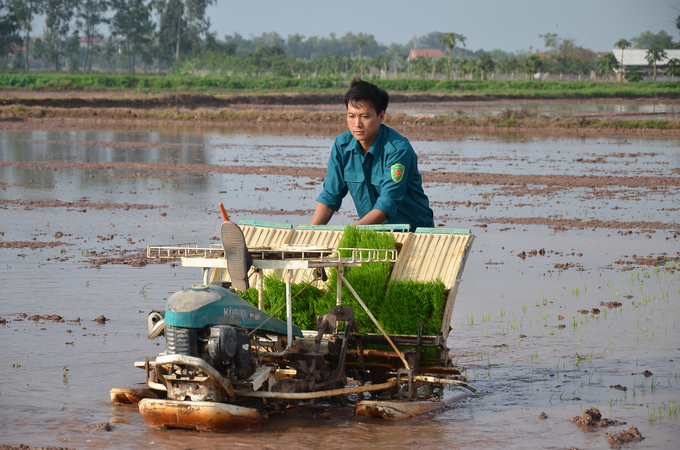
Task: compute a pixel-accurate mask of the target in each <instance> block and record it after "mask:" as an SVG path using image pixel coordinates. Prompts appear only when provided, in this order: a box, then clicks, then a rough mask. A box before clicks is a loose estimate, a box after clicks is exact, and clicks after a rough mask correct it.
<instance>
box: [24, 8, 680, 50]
mask: <svg viewBox="0 0 680 450" xmlns="http://www.w3.org/2000/svg"><path fill="white" fill-rule="evenodd" d="M215 3H216V4H215V5H213V6H211V7H209V9H208V12H207V13H208V16H209V17H210V21H211V24H212V25H211V31H216V32H217V37H218V38H219V39H223V38H224V36H225V35H226V34H233V33H234V32H236V33H239V34H241V35H243V36H244V37H250V36H258V35H260V34H262V33H263V32H267V33H268V32H272V31H275V32H277V33H279V34H280V35H281V36H282V37H284V38H285V37H287V36H288V35H290V34H295V33H299V34H301V35H303V36H305V37H310V36H319V37H327V36H328V35H329V34H330V33H335V34H336V35H337V36H338V37H339V36H342V35H344V34H345V33H347V32H352V33H359V32H363V33H369V34H373V35H374V36H375V38H376V40H377V41H378V42H380V43H382V44H385V45H389V44H391V43H392V42H396V43H399V44H405V43H407V42H408V41H409V40H410V39H411V36H413V35H416V36H422V35H425V34H427V33H429V32H431V31H440V32H444V33H446V32H453V33H459V34H463V35H464V36H465V37H466V38H467V41H466V47H467V48H468V49H470V50H479V49H484V50H487V51H488V50H493V49H501V50H504V51H509V52H514V51H518V50H529V48H530V47H531V49H533V50H545V46H544V44H543V40H542V39H541V38H539V35H540V34H545V33H557V34H558V35H559V36H560V37H562V38H573V39H574V40H575V43H576V44H577V45H580V46H583V47H586V48H590V49H592V50H595V51H611V50H612V49H613V44H614V42H616V41H618V40H619V39H622V38H625V39H630V38H632V37H636V36H638V35H640V33H642V32H643V31H647V30H649V31H652V32H654V33H657V32H659V31H661V30H665V31H666V32H667V33H668V34H670V35H671V36H673V39H674V40H675V41H679V40H680V32H679V31H680V30H678V29H677V28H676V26H675V19H676V18H677V17H678V15H680V0H560V1H557V0H472V1H470V0H467V1H460V0H388V1H385V0H383V1H379V0H358V1H356V0H355V1H347V0H345V1H342V2H339V1H329V0H254V1H233V0H232V1H227V0H216V2H215ZM155 18H156V17H155ZM42 22H43V20H42V17H36V20H35V22H34V31H37V33H35V34H39V33H40V32H42V25H43V24H42ZM104 33H105V34H108V33H107V31H104Z"/></svg>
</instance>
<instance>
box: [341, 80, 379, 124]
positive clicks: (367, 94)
mask: <svg viewBox="0 0 680 450" xmlns="http://www.w3.org/2000/svg"><path fill="white" fill-rule="evenodd" d="M344 100H345V107H347V106H349V105H350V104H351V105H352V106H355V105H356V104H357V103H360V102H362V101H366V102H368V103H370V104H371V105H373V107H374V108H375V112H376V114H378V115H380V113H381V112H383V111H385V110H386V109H387V104H388V103H389V102H390V96H389V94H388V93H387V92H385V91H384V90H382V89H380V88H379V87H378V86H376V85H375V84H373V83H369V82H367V81H363V80H362V79H361V78H358V77H357V78H355V79H353V80H352V83H351V84H350V85H349V90H348V91H347V92H345V97H344Z"/></svg>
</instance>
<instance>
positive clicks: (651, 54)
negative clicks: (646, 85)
mask: <svg viewBox="0 0 680 450" xmlns="http://www.w3.org/2000/svg"><path fill="white" fill-rule="evenodd" d="M666 58H668V53H666V51H665V50H664V49H662V48H661V47H657V46H654V47H652V48H650V49H649V50H647V54H646V55H645V59H646V60H647V62H648V63H649V64H654V81H656V63H658V62H661V61H663V60H664V59H666Z"/></svg>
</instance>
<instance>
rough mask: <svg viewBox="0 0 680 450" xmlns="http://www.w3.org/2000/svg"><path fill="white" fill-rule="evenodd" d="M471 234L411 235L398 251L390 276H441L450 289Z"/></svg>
mask: <svg viewBox="0 0 680 450" xmlns="http://www.w3.org/2000/svg"><path fill="white" fill-rule="evenodd" d="M471 237H472V235H460V234H425V233H423V234H420V233H414V234H411V235H410V236H409V237H408V239H406V241H405V242H404V246H403V247H402V249H401V252H400V253H399V259H398V260H397V263H396V264H395V265H394V269H393V270H392V277H391V279H392V280H414V281H431V280H436V279H441V280H442V282H443V283H444V285H445V286H446V288H447V289H451V288H452V287H453V286H454V284H455V283H456V280H457V278H458V274H459V272H460V268H461V266H462V264H463V256H464V254H465V249H466V247H467V246H468V243H469V242H470V239H471Z"/></svg>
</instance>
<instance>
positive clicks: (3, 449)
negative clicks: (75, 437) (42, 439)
mask: <svg viewBox="0 0 680 450" xmlns="http://www.w3.org/2000/svg"><path fill="white" fill-rule="evenodd" d="M0 450H75V449H72V448H70V447H55V446H54V445H48V446H47V447H29V446H28V445H26V444H19V445H17V446H16V447H12V446H11V445H5V444H0Z"/></svg>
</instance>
